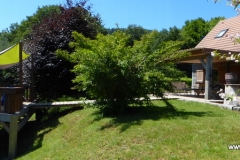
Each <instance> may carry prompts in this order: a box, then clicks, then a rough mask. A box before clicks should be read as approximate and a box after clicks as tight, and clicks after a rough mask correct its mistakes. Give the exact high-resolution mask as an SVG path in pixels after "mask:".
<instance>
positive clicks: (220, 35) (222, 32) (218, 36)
mask: <svg viewBox="0 0 240 160" xmlns="http://www.w3.org/2000/svg"><path fill="white" fill-rule="evenodd" d="M227 31H228V29H224V30H221V31H220V32H219V33H218V35H217V36H216V37H215V38H220V37H222V36H223V35H224V34H225V33H226V32H227Z"/></svg>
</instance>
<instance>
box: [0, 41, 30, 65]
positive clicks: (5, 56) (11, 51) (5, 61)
mask: <svg viewBox="0 0 240 160" xmlns="http://www.w3.org/2000/svg"><path fill="white" fill-rule="evenodd" d="M19 47H20V45H19V44H17V45H14V46H12V47H9V48H8V49H5V50H4V51H1V52H0V69H6V68H9V67H12V66H14V65H15V64H17V63H19ZM29 56H30V55H29V54H26V53H25V52H24V51H22V60H24V59H26V58H28V57H29Z"/></svg>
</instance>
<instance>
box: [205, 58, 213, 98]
mask: <svg viewBox="0 0 240 160" xmlns="http://www.w3.org/2000/svg"><path fill="white" fill-rule="evenodd" d="M211 86H212V56H211V54H208V55H207V62H206V76H205V97H204V98H205V99H206V100H210V99H211V96H212V87H211Z"/></svg>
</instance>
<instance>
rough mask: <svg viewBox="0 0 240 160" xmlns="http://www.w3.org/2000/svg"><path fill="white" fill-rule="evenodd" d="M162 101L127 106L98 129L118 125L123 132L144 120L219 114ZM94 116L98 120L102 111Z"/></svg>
mask: <svg viewBox="0 0 240 160" xmlns="http://www.w3.org/2000/svg"><path fill="white" fill-rule="evenodd" d="M162 101H163V102H164V105H163V106H161V107H160V106H154V105H152V106H144V107H129V108H128V109H127V111H126V112H125V114H123V115H120V116H115V117H108V118H112V120H111V121H110V122H108V123H107V124H105V125H103V126H101V128H100V130H104V129H108V128H112V127H119V126H120V132H124V131H125V130H127V129H128V128H130V127H131V126H133V125H141V124H142V123H143V121H144V120H153V121H157V120H160V119H175V118H181V119H188V118H190V117H193V116H195V117H204V116H208V117H213V116H219V115H214V113H212V112H209V111H206V112H197V111H196V112H188V111H185V110H177V109H176V107H175V106H173V105H172V104H171V103H170V102H169V101H168V100H162ZM93 116H95V119H94V121H99V120H101V119H102V118H104V117H103V116H102V113H101V112H100V111H96V112H94V113H93Z"/></svg>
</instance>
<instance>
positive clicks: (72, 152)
mask: <svg viewBox="0 0 240 160" xmlns="http://www.w3.org/2000/svg"><path fill="white" fill-rule="evenodd" d="M239 121H240V116H239V113H238V112H234V111H230V110H227V109H221V108H219V107H216V106H211V105H208V104H202V103H195V102H185V101H179V100H169V101H154V105H153V106H151V107H136V108H132V109H131V110H130V111H129V112H128V114H126V115H124V116H118V117H102V116H101V114H99V113H98V110H97V109H92V108H88V109H83V110H65V111H63V112H61V114H59V115H55V116H52V117H51V118H50V119H48V120H47V121H45V122H42V123H37V122H35V121H31V122H29V123H28V124H27V125H26V126H25V127H24V128H23V130H21V131H20V133H19V141H18V153H17V155H18V158H17V159H19V160H33V159H36V160H42V159H57V160H58V159H64V160H65V159H74V160H75V159H91V160H92V159H97V160H98V159H126V160H128V159H154V160H155V159H166V160H168V159H189V160H190V159H191V160H192V159H204V160H205V159H207V160H208V159H209V160H210V159H218V160H219V159H238V157H239V155H240V151H233V150H228V145H229V144H240V140H239V134H238V133H239V132H240V127H239V125H238V124H239ZM0 132H1V137H2V136H5V137H6V136H7V134H4V133H3V132H4V131H3V130H1V131H0ZM4 143H7V142H4ZM2 148H4V145H1V151H0V152H2ZM3 150H4V151H5V152H7V148H6V149H3ZM0 155H1V156H2V157H3V156H5V157H6V156H7V153H1V154H0ZM0 159H2V158H1V157H0Z"/></svg>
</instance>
